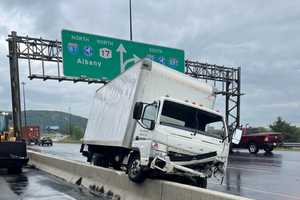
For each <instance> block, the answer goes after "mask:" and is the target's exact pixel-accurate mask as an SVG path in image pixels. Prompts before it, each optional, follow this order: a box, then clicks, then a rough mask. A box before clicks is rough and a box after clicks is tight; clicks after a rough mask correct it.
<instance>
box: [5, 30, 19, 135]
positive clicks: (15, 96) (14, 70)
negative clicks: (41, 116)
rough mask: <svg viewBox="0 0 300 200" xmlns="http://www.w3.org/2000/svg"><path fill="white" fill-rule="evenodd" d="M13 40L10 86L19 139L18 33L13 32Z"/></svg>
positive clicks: (15, 128) (9, 42)
mask: <svg viewBox="0 0 300 200" xmlns="http://www.w3.org/2000/svg"><path fill="white" fill-rule="evenodd" d="M11 36H12V37H11V38H9V39H8V48H9V55H8V56H9V67H10V84H11V97H12V114H13V125H14V133H15V136H16V137H17V138H20V137H21V126H22V120H21V103H20V80H19V63H18V55H17V48H18V46H17V32H15V31H12V32H11Z"/></svg>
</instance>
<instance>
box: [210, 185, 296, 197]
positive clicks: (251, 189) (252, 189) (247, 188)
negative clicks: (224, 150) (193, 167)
mask: <svg viewBox="0 0 300 200" xmlns="http://www.w3.org/2000/svg"><path fill="white" fill-rule="evenodd" d="M210 183H212V184H214V185H219V186H225V185H220V183H215V182H210ZM230 187H234V188H237V187H236V186H232V185H230ZM240 188H242V189H244V190H249V191H253V192H260V193H265V194H270V195H273V196H276V195H277V196H281V197H286V198H290V199H296V200H300V197H296V196H291V195H288V194H284V193H278V192H268V191H264V190H259V189H254V188H249V187H244V186H241V187H240ZM224 192H226V191H224Z"/></svg>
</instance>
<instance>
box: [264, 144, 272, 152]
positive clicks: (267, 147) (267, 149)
mask: <svg viewBox="0 0 300 200" xmlns="http://www.w3.org/2000/svg"><path fill="white" fill-rule="evenodd" d="M273 149H274V148H273V147H272V146H266V147H264V150H265V152H266V153H271V152H272V151H273Z"/></svg>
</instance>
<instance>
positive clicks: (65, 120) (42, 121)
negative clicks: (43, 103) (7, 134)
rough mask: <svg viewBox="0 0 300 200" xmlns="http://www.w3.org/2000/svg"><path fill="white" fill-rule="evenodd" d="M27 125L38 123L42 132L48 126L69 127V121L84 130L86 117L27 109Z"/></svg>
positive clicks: (61, 128)
mask: <svg viewBox="0 0 300 200" xmlns="http://www.w3.org/2000/svg"><path fill="white" fill-rule="evenodd" d="M26 113H27V125H38V126H40V129H41V131H42V132H46V128H47V127H49V126H58V127H59V129H60V131H62V130H63V129H66V128H68V127H69V125H70V123H69V121H71V125H72V126H78V127H79V128H80V129H81V130H82V131H85V128H86V124H87V119H86V118H84V117H81V116H77V115H70V114H69V113H65V112H60V111H49V110H28V111H26ZM22 120H23V121H22V123H24V116H23V112H22Z"/></svg>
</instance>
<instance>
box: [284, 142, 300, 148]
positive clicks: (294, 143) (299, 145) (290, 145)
mask: <svg viewBox="0 0 300 200" xmlns="http://www.w3.org/2000/svg"><path fill="white" fill-rule="evenodd" d="M282 146H283V147H299V148H300V143H298V142H284V143H283V144H282Z"/></svg>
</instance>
